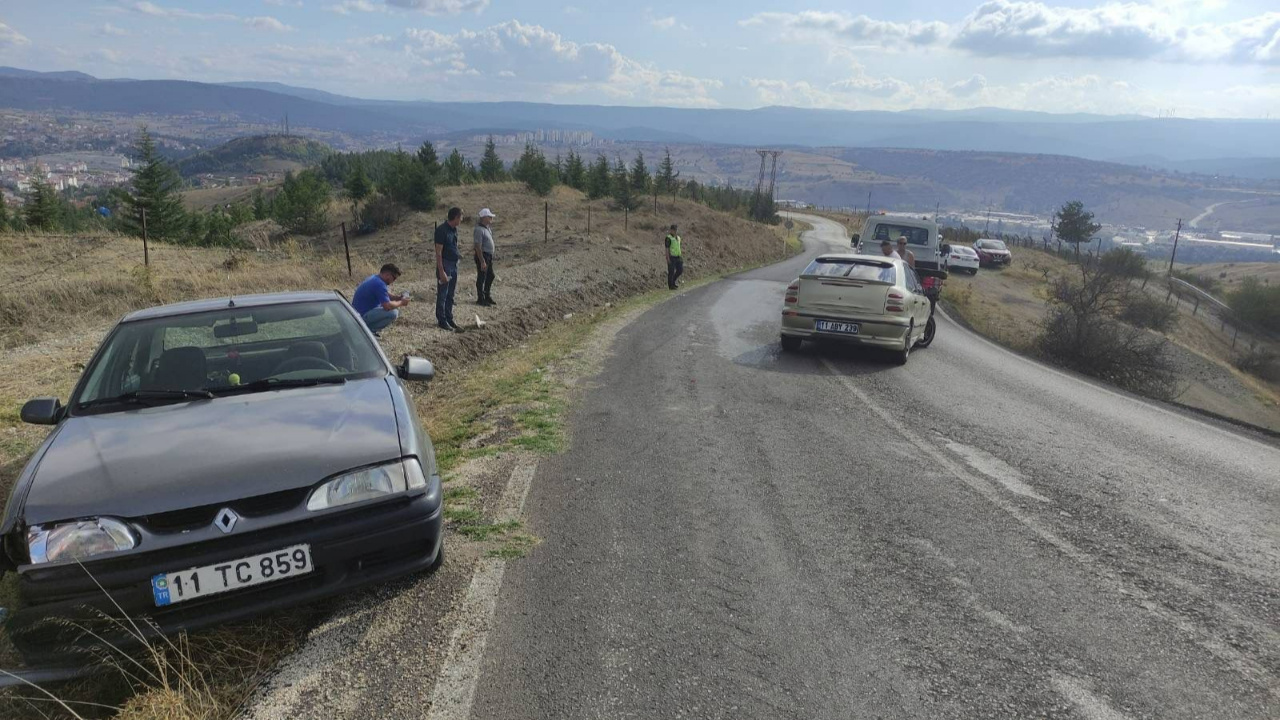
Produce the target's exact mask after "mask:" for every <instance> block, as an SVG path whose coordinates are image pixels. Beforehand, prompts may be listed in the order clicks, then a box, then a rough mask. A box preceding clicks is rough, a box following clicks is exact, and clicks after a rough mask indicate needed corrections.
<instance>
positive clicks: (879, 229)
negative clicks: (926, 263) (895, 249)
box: [871, 223, 929, 246]
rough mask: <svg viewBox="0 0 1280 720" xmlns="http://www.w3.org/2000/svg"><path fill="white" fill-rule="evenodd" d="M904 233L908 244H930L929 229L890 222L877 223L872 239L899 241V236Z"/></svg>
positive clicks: (877, 240) (876, 240)
mask: <svg viewBox="0 0 1280 720" xmlns="http://www.w3.org/2000/svg"><path fill="white" fill-rule="evenodd" d="M902 235H905V236H906V237H907V244H908V245H921V246H924V245H928V244H929V231H928V230H927V229H925V228H920V227H912V226H910V225H892V224H888V223H881V224H879V225H876V232H875V235H873V236H872V238H871V239H872V240H874V241H875V242H877V243H879V242H880V241H882V240H888V241H889V242H893V243H896V242H898V237H899V236H902Z"/></svg>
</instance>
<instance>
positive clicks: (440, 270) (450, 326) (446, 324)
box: [435, 207, 462, 332]
mask: <svg viewBox="0 0 1280 720" xmlns="http://www.w3.org/2000/svg"><path fill="white" fill-rule="evenodd" d="M461 222H462V210H461V209H460V208H456V207H454V208H449V219H448V220H446V221H445V223H444V224H443V225H440V226H439V227H437V228H436V237H435V245H436V281H437V282H438V284H437V285H436V324H437V325H439V326H440V329H441V330H448V331H449V332H462V328H460V327H458V326H457V325H456V324H454V322H453V296H454V294H455V293H456V292H457V290H458V258H459V255H458V223H461Z"/></svg>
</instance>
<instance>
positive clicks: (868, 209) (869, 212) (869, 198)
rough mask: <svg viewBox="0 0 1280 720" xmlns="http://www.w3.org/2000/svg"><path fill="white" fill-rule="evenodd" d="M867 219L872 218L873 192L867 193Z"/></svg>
mask: <svg viewBox="0 0 1280 720" xmlns="http://www.w3.org/2000/svg"><path fill="white" fill-rule="evenodd" d="M867 217H871V191H870V190H868V191H867Z"/></svg>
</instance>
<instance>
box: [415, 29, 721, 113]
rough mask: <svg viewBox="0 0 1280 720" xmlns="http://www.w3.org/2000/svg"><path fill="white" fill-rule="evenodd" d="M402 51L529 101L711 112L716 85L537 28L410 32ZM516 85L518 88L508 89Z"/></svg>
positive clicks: (611, 48) (605, 46)
mask: <svg viewBox="0 0 1280 720" xmlns="http://www.w3.org/2000/svg"><path fill="white" fill-rule="evenodd" d="M404 43H405V47H404V50H405V52H407V53H408V54H409V56H410V57H412V58H414V59H416V60H417V61H418V62H419V63H421V65H423V66H425V67H428V68H434V69H437V70H440V71H442V72H443V73H444V74H446V75H473V76H474V75H479V76H484V77H490V78H495V79H497V80H499V81H500V82H501V83H502V85H501V86H500V88H495V91H496V90H500V91H501V92H503V93H504V96H506V95H509V94H510V93H511V92H519V93H523V94H524V95H525V96H527V97H532V98H545V97H546V96H565V95H573V94H578V95H584V94H585V95H591V94H598V95H604V96H607V97H609V98H612V99H615V100H618V101H622V102H650V103H656V104H666V105H682V106H698V107H709V106H713V105H717V104H718V103H717V101H716V100H715V99H714V98H713V97H712V93H713V92H714V91H715V90H717V89H719V88H721V87H723V83H721V82H720V81H719V80H711V79H706V78H698V77H693V76H690V75H685V74H684V73H681V72H678V71H672V70H663V69H660V68H656V67H653V66H651V65H648V64H645V63H641V62H638V61H636V60H634V59H632V58H629V57H627V56H625V55H623V54H622V53H621V52H619V51H618V49H617V48H616V47H614V46H613V45H608V44H604V43H576V42H573V41H571V40H567V39H565V38H564V37H562V36H561V35H559V34H558V33H555V32H552V31H551V30H548V29H546V28H544V27H542V26H540V25H526V24H524V23H521V22H519V21H517V20H511V21H508V22H504V23H499V24H497V25H493V26H490V27H488V28H485V29H483V30H479V31H470V30H463V31H461V32H459V33H457V34H454V35H444V34H441V33H438V32H436V31H434V30H429V29H414V28H411V29H409V30H406V31H405V34H404ZM517 77H518V78H519V79H520V82H519V84H518V85H512V84H509V83H510V82H511V81H512V79H513V78H517Z"/></svg>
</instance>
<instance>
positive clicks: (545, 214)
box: [542, 200, 551, 242]
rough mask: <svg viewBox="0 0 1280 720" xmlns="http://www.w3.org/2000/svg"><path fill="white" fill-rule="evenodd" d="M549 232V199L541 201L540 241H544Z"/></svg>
mask: <svg viewBox="0 0 1280 720" xmlns="http://www.w3.org/2000/svg"><path fill="white" fill-rule="evenodd" d="M550 233H551V201H550V200H546V201H543V203H542V242H546V241H547V238H548V237H549V235H550Z"/></svg>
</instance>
